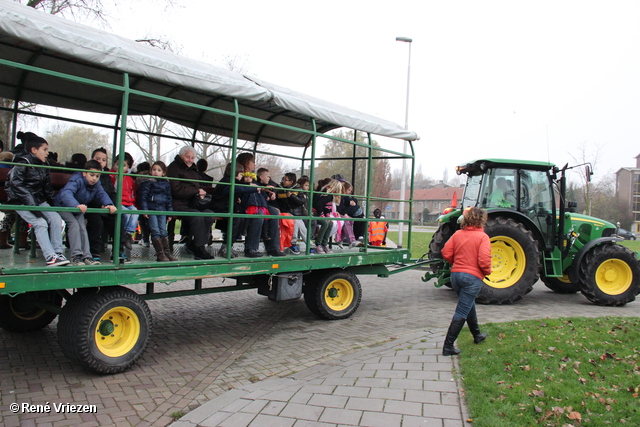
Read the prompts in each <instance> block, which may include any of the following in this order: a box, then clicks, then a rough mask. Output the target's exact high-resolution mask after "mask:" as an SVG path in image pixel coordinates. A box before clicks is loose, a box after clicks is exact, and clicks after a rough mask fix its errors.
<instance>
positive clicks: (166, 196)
mask: <svg viewBox="0 0 640 427" xmlns="http://www.w3.org/2000/svg"><path fill="white" fill-rule="evenodd" d="M166 175H167V165H165V164H164V163H163V162H160V161H157V162H155V163H154V164H153V165H152V166H151V177H152V178H151V179H146V180H145V181H143V182H142V183H141V184H140V192H139V193H138V202H139V203H140V209H142V210H145V211H146V210H151V211H173V199H172V197H171V184H169V181H167V180H166V179H158V178H162V177H163V176H166ZM153 177H155V178H153ZM143 216H144V217H145V218H148V221H149V230H150V232H151V243H152V244H153V247H154V249H155V250H156V260H157V261H177V260H178V258H176V257H174V256H173V254H172V253H171V249H169V239H168V237H167V236H168V235H169V234H168V233H167V221H171V217H167V216H166V215H164V214H160V215H143Z"/></svg>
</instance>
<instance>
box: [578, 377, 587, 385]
mask: <svg viewBox="0 0 640 427" xmlns="http://www.w3.org/2000/svg"><path fill="white" fill-rule="evenodd" d="M578 381H580V383H581V384H586V383H587V380H586V379H585V378H582V377H580V378H578Z"/></svg>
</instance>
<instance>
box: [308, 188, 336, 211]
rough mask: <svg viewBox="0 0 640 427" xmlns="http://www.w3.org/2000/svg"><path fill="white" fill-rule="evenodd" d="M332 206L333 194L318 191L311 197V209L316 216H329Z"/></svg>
mask: <svg viewBox="0 0 640 427" xmlns="http://www.w3.org/2000/svg"><path fill="white" fill-rule="evenodd" d="M332 207H333V194H331V193H325V192H323V193H318V194H317V195H316V196H315V197H314V198H313V209H314V210H315V215H316V216H330V214H331V212H332Z"/></svg>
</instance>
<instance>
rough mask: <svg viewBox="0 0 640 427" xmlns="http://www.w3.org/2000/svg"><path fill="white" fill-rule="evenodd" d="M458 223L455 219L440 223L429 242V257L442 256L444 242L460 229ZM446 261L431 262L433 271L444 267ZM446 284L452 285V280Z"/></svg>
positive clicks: (435, 271)
mask: <svg viewBox="0 0 640 427" xmlns="http://www.w3.org/2000/svg"><path fill="white" fill-rule="evenodd" d="M458 228H459V227H458V223H457V222H455V221H452V222H445V223H442V224H440V226H439V227H438V229H437V230H436V232H435V233H433V237H432V238H431V242H430V243H429V254H428V257H429V259H437V258H442V248H444V244H445V243H447V241H448V240H449V239H450V238H451V236H453V233H455V232H456V230H458ZM443 264H444V262H439V263H437V264H431V271H433V272H434V273H437V272H439V271H440V270H442V268H443V267H444V265H443ZM445 286H448V287H451V282H449V281H447V283H445Z"/></svg>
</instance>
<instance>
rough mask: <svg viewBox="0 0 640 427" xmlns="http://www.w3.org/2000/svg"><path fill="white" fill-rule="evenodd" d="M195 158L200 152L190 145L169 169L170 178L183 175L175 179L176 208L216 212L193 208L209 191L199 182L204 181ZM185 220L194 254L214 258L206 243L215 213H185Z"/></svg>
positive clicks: (174, 196)
mask: <svg viewBox="0 0 640 427" xmlns="http://www.w3.org/2000/svg"><path fill="white" fill-rule="evenodd" d="M195 161H196V151H195V150H194V149H193V147H190V146H188V145H186V146H184V147H182V148H181V149H180V151H179V152H178V155H177V156H176V157H175V159H174V160H173V162H171V164H170V165H169V167H168V168H167V176H168V177H171V178H180V180H175V179H174V180H171V195H172V197H173V210H174V211H182V212H201V213H204V214H209V213H213V212H212V211H211V210H210V209H204V208H195V207H192V206H196V205H193V204H192V201H193V200H194V199H195V198H197V197H199V198H200V199H202V198H204V196H205V195H206V194H207V193H206V191H205V190H204V189H203V186H202V185H201V183H199V182H197V181H199V180H200V174H199V173H198V169H197V168H196V165H195ZM178 215H179V214H178ZM181 219H182V223H183V225H184V226H185V228H186V233H187V236H188V241H187V250H188V251H189V252H191V253H192V254H193V256H194V258H195V259H212V258H213V255H211V254H210V253H209V252H207V250H206V249H205V245H206V244H207V243H209V236H210V234H211V226H212V225H213V221H214V218H213V216H209V215H202V216H201V215H197V216H182V217H181Z"/></svg>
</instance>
